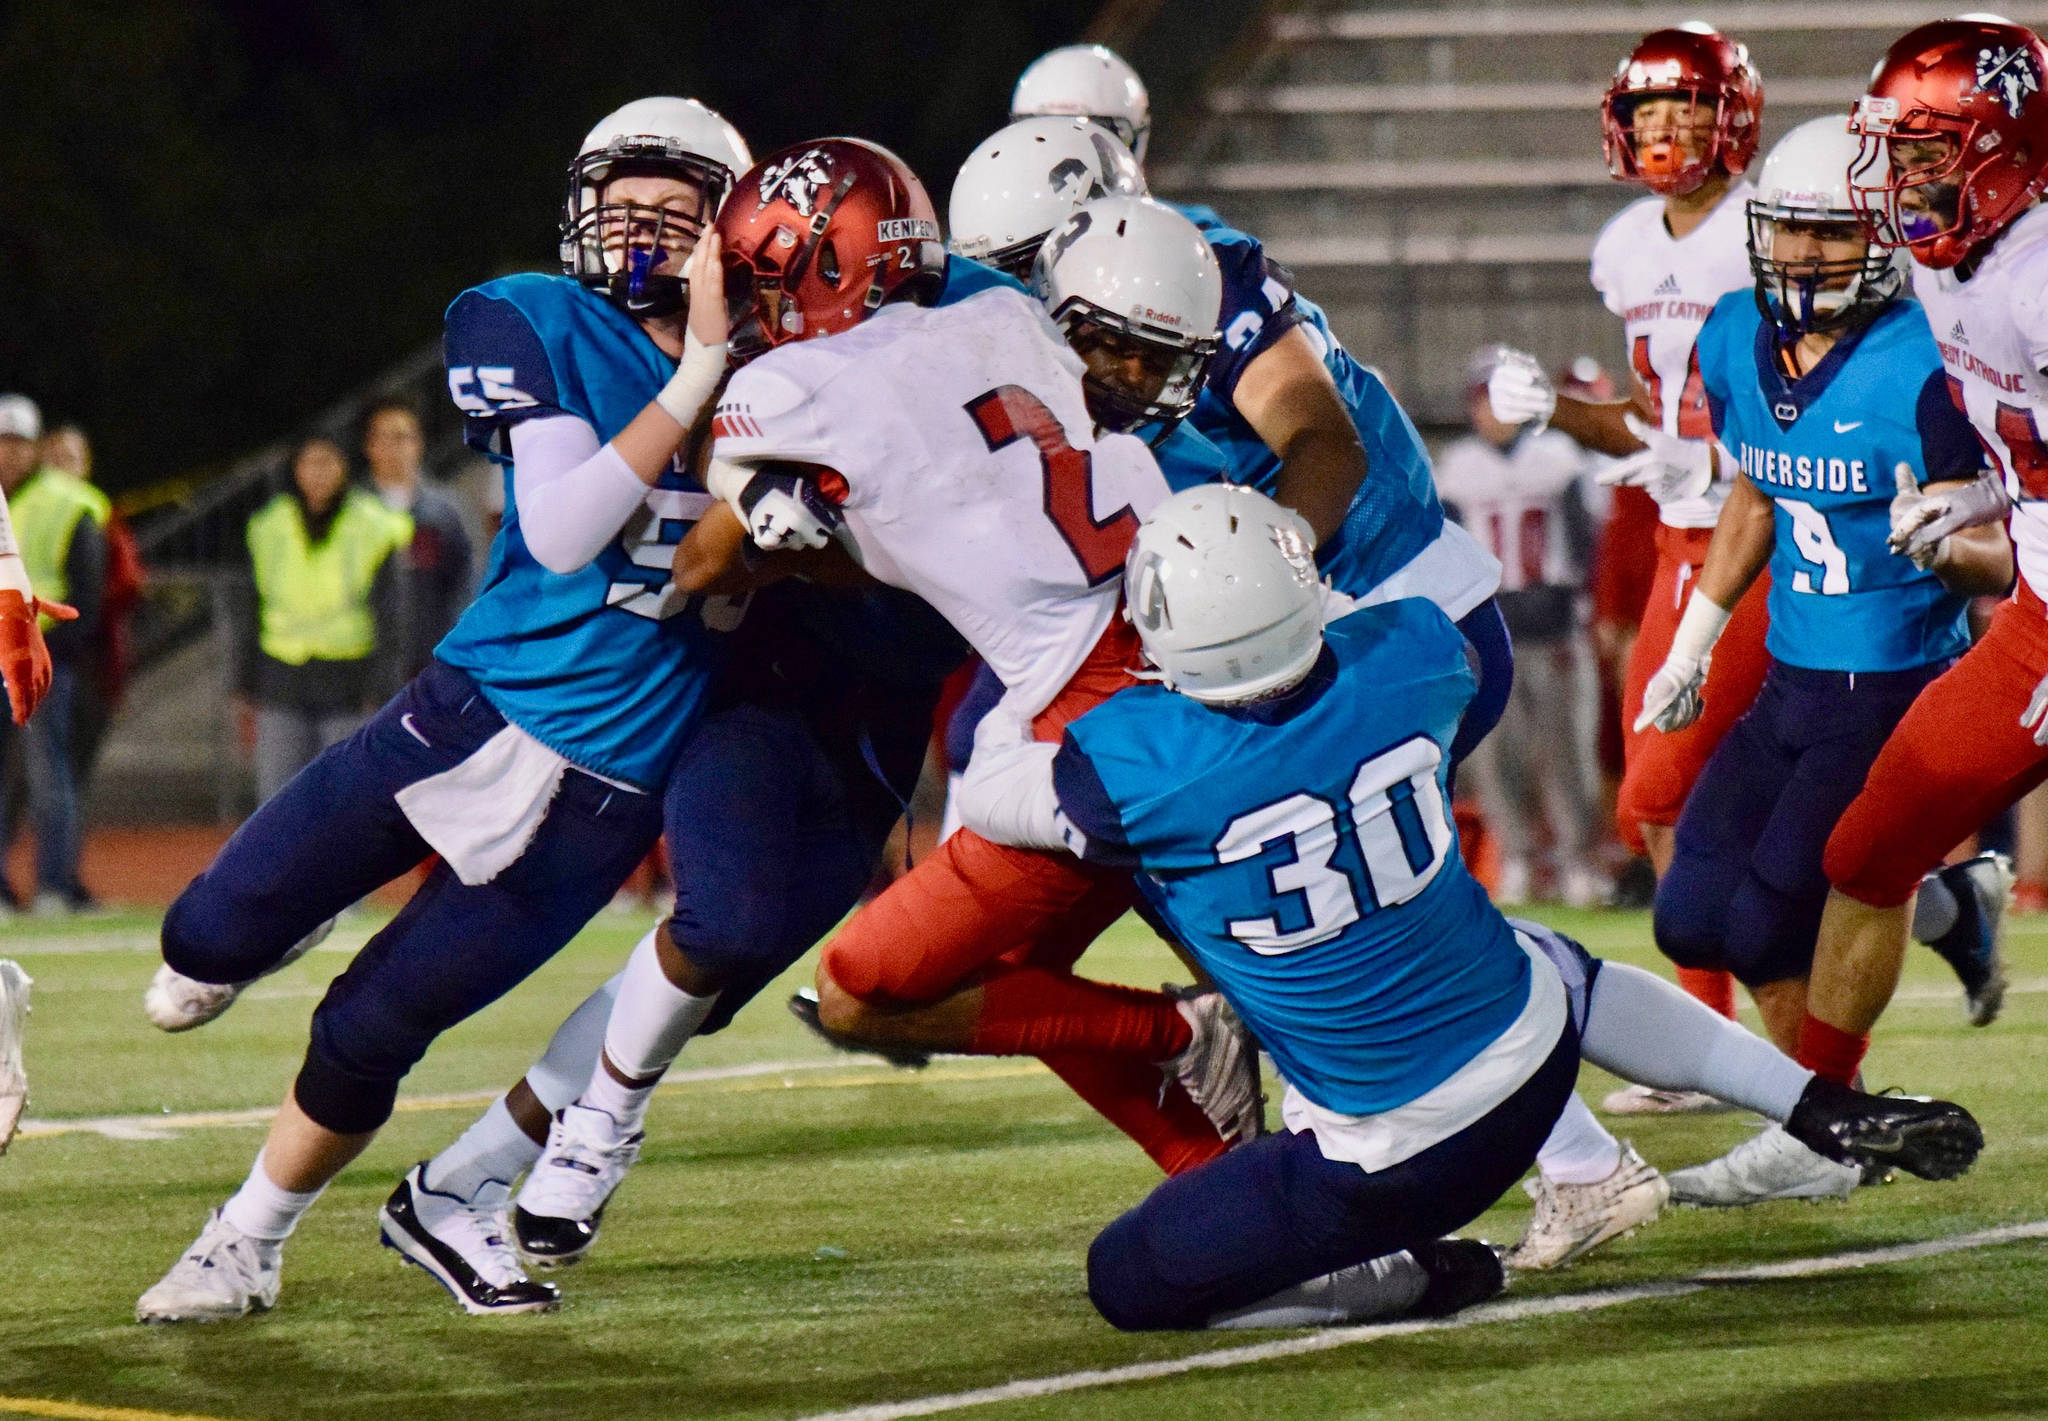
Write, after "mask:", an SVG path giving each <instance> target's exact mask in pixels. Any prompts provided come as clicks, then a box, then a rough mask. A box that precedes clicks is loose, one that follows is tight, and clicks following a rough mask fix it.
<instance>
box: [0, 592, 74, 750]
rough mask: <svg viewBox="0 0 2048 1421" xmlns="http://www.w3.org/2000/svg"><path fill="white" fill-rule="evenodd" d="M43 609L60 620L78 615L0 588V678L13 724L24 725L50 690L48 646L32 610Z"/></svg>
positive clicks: (36, 611) (61, 606)
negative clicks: (3, 684)
mask: <svg viewBox="0 0 2048 1421" xmlns="http://www.w3.org/2000/svg"><path fill="white" fill-rule="evenodd" d="M39 612H47V613H48V614H49V615H50V616H52V617H55V618H56V619H57V620H58V621H60V622H68V621H70V620H72V619H73V618H74V617H76V616H77V615H78V612H77V610H76V609H75V608H72V607H67V606H65V605H64V604H63V603H62V602H45V601H43V600H42V599H41V598H40V597H23V596H22V595H21V594H20V593H19V592H14V591H0V680H4V681H6V683H7V704H8V706H9V707H10V708H11V709H12V710H13V712H14V723H15V724H16V725H27V724H28V718H29V717H30V716H32V715H34V714H35V712H36V707H37V706H39V705H41V704H42V703H43V697H44V696H45V695H47V694H49V690H50V649H49V648H48V647H47V646H45V645H43V629H42V624H41V623H40V622H39V621H37V619H36V614H37V613H39Z"/></svg>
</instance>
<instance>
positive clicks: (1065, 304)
mask: <svg viewBox="0 0 2048 1421" xmlns="http://www.w3.org/2000/svg"><path fill="white" fill-rule="evenodd" d="M1031 289H1032V290H1033V291H1034V292H1035V293H1037V296H1038V299H1039V300H1040V301H1043V302H1044V303H1045V309H1046V310H1047V312H1049V313H1050V314H1051V316H1052V319H1053V324H1054V325H1056V326H1058V327H1059V328H1060V330H1061V332H1062V333H1063V334H1064V335H1065V336H1066V338H1067V344H1069V345H1071V346H1072V347H1073V348H1074V352H1075V354H1077V355H1079V356H1080V357H1081V359H1082V360H1083V361H1084V362H1086V363H1087V364H1088V366H1089V372H1088V374H1087V375H1086V376H1084V377H1083V379H1082V386H1083V388H1084V389H1085V391H1086V393H1087V395H1088V409H1089V412H1090V413H1091V414H1093V415H1094V417H1095V422H1096V423H1097V424H1099V425H1101V426H1102V427H1103V428H1104V429H1115V430H1126V429H1130V428H1132V427H1133V426H1136V425H1140V424H1146V423H1150V422H1153V421H1160V422H1164V423H1168V424H1171V423H1173V422H1174V421H1176V420H1181V419H1185V418H1187V416H1188V414H1189V413H1190V412H1191V411H1192V410H1193V409H1194V407H1195V401H1196V399H1197V398H1199V397H1200V395H1201V393H1202V380H1203V378H1204V377H1205V376H1206V375H1207V374H1208V371H1209V361H1210V359H1211V357H1213V356H1214V355H1215V354H1216V345H1217V339H1218V325H1219V322H1220V320H1221V317H1222V313H1223V273H1222V271H1221V269H1220V268H1218V266H1217V265H1216V254H1215V253H1214V252H1212V251H1210V250H1209V243H1208V242H1207V240H1205V239H1204V238H1203V236H1202V234H1201V231H1200V230H1199V229H1198V228H1196V226H1195V224H1194V223H1192V222H1190V221H1188V219H1187V218H1185V217H1183V216H1181V215H1180V214H1179V213H1178V212H1175V211H1174V210H1173V209H1172V208H1170V207H1168V206H1167V205H1166V204H1164V203H1162V202H1154V201H1153V200H1152V199H1151V198H1149V197H1099V198H1097V199H1096V200H1095V201H1093V202H1091V203H1088V204H1086V205H1085V206H1083V207H1081V208H1079V209H1078V210H1076V211H1075V212H1074V213H1073V215H1071V216H1070V217H1068V218H1067V220H1066V221H1064V222H1062V223H1061V224H1060V225H1059V226H1058V227H1056V228H1054V229H1053V232H1052V234H1051V235H1050V236H1048V237H1047V238H1046V239H1045V243H1044V245H1043V246H1041V247H1040V248H1039V249H1038V257H1037V260H1036V261H1035V262H1034V263H1033V264H1032V268H1031Z"/></svg>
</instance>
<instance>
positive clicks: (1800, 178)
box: [1748, 116, 1906, 341]
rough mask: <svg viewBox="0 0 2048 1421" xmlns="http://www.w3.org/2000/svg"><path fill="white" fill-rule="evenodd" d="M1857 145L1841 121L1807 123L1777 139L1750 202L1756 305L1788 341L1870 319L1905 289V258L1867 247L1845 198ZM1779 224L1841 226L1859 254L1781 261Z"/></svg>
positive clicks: (1868, 243)
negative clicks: (1857, 242)
mask: <svg viewBox="0 0 2048 1421" xmlns="http://www.w3.org/2000/svg"><path fill="white" fill-rule="evenodd" d="M1860 142H1861V140H1859V139H1858V138H1857V137H1856V135H1855V134H1853V133H1851V132H1850V131H1849V126H1848V121H1847V120H1846V119H1843V118H1841V117H1839V116H1832V117H1826V118H1816V119H1809V120H1807V121H1806V122H1805V123H1802V124H1800V125H1799V126H1798V127H1797V128H1795V129H1793V130H1792V131H1791V132H1790V133H1788V134H1786V135H1785V136H1784V137H1783V138H1781V139H1779V140H1778V144H1777V146H1776V147H1775V148H1773V149H1771V151H1770V156H1768V157H1766V158H1765V159H1764V164H1763V169H1762V171H1761V172H1759V173H1758V174H1757V183H1756V188H1757V191H1756V196H1755V197H1753V198H1751V199H1750V200H1749V208H1748V216H1749V267H1750V270H1751V271H1753V272H1754V273H1755V274H1756V291H1757V303H1758V305H1759V306H1761V307H1762V308H1763V312H1764V315H1765V317H1766V318H1767V319H1769V320H1770V321H1772V322H1773V323H1774V324H1775V325H1776V326H1777V328H1778V333H1779V335H1780V336H1781V337H1783V338H1784V339H1786V340H1788V341H1789V340H1793V339H1795V338H1797V337H1799V336H1801V335H1804V334H1806V333H1807V332H1808V331H1818V330H1832V329H1836V328H1839V327H1841V326H1845V325H1850V324H1853V323H1856V322H1858V321H1864V320H1869V319H1870V318H1872V317H1874V316H1875V315H1876V314H1877V313H1878V311H1880V310H1882V309H1883V308H1884V306H1885V305H1886V303H1888V302H1890V301H1891V300H1892V299H1893V298H1894V297H1896V296H1897V295H1898V294H1899V292H1900V291H1901V290H1902V289H1903V287H1904V284H1905V279H1906V273H1905V266H1904V263H1903V262H1902V261H1900V260H1899V257H1901V256H1902V255H1903V254H1902V253H1898V252H1893V251H1890V250H1888V249H1886V248H1883V247H1880V246H1878V245H1877V244H1876V243H1874V242H1871V241H1870V240H1869V239H1868V237H1867V236H1865V235H1863V227H1862V221H1861V219H1860V218H1859V217H1858V216H1857V213H1856V209H1855V207H1854V205H1853V204H1852V203H1851V202H1850V199H1849V168H1850V166H1851V165H1852V164H1854V163H1855V162H1856V158H1857V153H1858V151H1859V146H1860ZM1781 225H1790V226H1793V227H1823V226H1824V227H1840V228H1842V229H1844V235H1847V234H1848V233H1851V232H1853V233H1854V234H1855V235H1856V236H1857V238H1858V239H1859V240H1861V241H1862V243H1863V251H1862V253H1861V254H1860V255H1859V256H1856V257H1853V258H1845V259H1843V260H1839V261H1821V260H1820V259H1819V258H1818V256H1817V255H1815V256H1808V257H1802V258H1799V259H1796V260H1782V259H1780V258H1779V257H1778V256H1776V255H1775V254H1774V251H1773V247H1774V244H1775V242H1776V240H1777V237H1778V234H1779V228H1780V226H1781Z"/></svg>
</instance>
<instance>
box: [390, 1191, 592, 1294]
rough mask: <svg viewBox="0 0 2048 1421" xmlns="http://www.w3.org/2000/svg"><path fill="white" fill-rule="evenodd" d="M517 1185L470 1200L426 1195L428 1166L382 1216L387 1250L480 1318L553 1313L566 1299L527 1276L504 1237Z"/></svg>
mask: <svg viewBox="0 0 2048 1421" xmlns="http://www.w3.org/2000/svg"><path fill="white" fill-rule="evenodd" d="M511 1197H512V1190H511V1188H510V1186H508V1185H505V1184H502V1183H500V1182H498V1181H497V1180H492V1181H491V1182H490V1183H488V1184H486V1185H484V1187H483V1188H482V1189H480V1190H478V1191H477V1195H476V1198H474V1199H471V1200H468V1201H466V1202H465V1201H464V1200H461V1199H458V1198H456V1197H455V1196H454V1195H452V1194H441V1193H437V1192H436V1191H434V1190H432V1189H429V1188H427V1166H426V1161H424V1160H422V1161H421V1162H420V1163H418V1164H416V1165H414V1166H413V1167H412V1172H411V1173H409V1174H407V1175H406V1176H405V1178H404V1179H402V1180H400V1181H399V1182H398V1187H397V1188H396V1189H394V1190H392V1191H391V1197H390V1198H389V1199H386V1200H385V1201H384V1207H383V1208H381V1209H379V1210H378V1211H377V1228H378V1231H379V1233H380V1234H381V1235H382V1237H383V1242H384V1246H385V1247H386V1248H389V1249H392V1250H394V1251H395V1252H396V1253H397V1254H398V1256H399V1257H400V1258H402V1259H404V1260H405V1261H406V1262H407V1263H410V1264H412V1265H413V1266H414V1267H415V1268H419V1269H423V1270H424V1271H425V1272H426V1273H427V1274H428V1275H429V1276H430V1277H432V1278H433V1279H434V1281H435V1282H437V1283H439V1284H440V1285H441V1286H442V1287H444V1288H446V1289H447V1290H448V1295H449V1296H450V1297H452V1298H454V1299H455V1301H456V1302H457V1303H458V1304H459V1305H460V1306H461V1308H462V1310H463V1311H464V1312H466V1313H469V1314H470V1315H472V1316H474V1317H485V1316H488V1315H491V1314H495V1313H517V1312H553V1311H554V1310H555V1309H556V1308H557V1307H559V1306H560V1305H561V1302H562V1293H561V1290H560V1289H559V1288H557V1287H556V1286H555V1285H554V1284H553V1283H538V1282H535V1281H534V1280H533V1279H531V1278H529V1277H527V1276H526V1272H525V1270H524V1269H522V1268H521V1267H520V1266H519V1258H518V1255H517V1254H515V1253H514V1252H513V1251H512V1245H511V1243H510V1242H508V1241H507V1240H506V1237H505V1205H506V1203H507V1202H508V1201H509V1200H510V1199H511Z"/></svg>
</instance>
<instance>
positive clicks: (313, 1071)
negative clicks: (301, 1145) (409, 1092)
mask: <svg viewBox="0 0 2048 1421" xmlns="http://www.w3.org/2000/svg"><path fill="white" fill-rule="evenodd" d="M292 1099H293V1100H296V1101H297V1102H298V1104H299V1109H301V1110H303V1111H305V1112H306V1118H307V1119H309V1120H311V1121H312V1122H313V1123H314V1124H315V1125H318V1126H320V1127H322V1128H323V1129H327V1130H332V1131H334V1133H335V1134H337V1135H362V1134H367V1133H369V1132H370V1131H372V1130H377V1129H381V1128H382V1127H383V1125H384V1122H385V1121H387V1120H389V1119H390V1118H391V1111H392V1108H393V1106H395V1105H396V1104H397V1102H398V1082H397V1081H395V1080H390V1081H379V1080H367V1079H365V1078H364V1077H362V1076H358V1075H354V1074H352V1073H351V1072H348V1071H345V1070H343V1069H342V1068H341V1067H339V1066H337V1065H335V1064H334V1063H333V1062H332V1061H329V1060H327V1059H326V1057H324V1056H322V1055H321V1054H320V1048H319V1047H318V1046H317V1045H316V1046H311V1047H308V1048H307V1050H306V1059H305V1062H304V1063H303V1064H302V1065H300V1067H299V1075H298V1079H297V1080H295V1081H293V1082H292Z"/></svg>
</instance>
